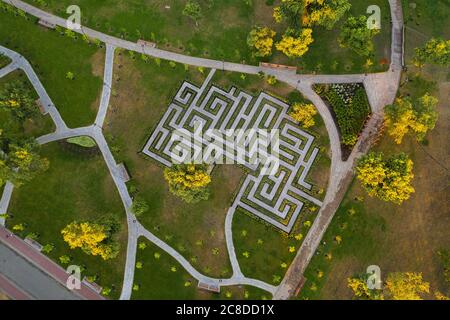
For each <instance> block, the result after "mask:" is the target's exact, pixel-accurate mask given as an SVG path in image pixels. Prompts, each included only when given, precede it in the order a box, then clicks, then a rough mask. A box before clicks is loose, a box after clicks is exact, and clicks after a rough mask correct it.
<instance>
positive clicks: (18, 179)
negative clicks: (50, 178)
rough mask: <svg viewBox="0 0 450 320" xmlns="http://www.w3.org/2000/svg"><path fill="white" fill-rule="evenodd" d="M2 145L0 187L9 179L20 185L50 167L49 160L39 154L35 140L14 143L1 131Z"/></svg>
mask: <svg viewBox="0 0 450 320" xmlns="http://www.w3.org/2000/svg"><path fill="white" fill-rule="evenodd" d="M0 146H3V149H0V187H1V186H3V185H4V184H5V183H6V181H8V180H9V181H11V183H12V184H14V186H16V187H20V186H21V185H23V184H24V183H25V182H28V181H30V180H32V179H33V178H34V177H35V176H36V175H38V174H39V173H41V172H44V171H46V170H47V169H48V166H49V162H48V160H47V159H46V158H42V157H41V156H40V155H39V153H38V151H39V145H38V144H37V143H36V142H35V141H29V142H28V141H19V142H17V143H12V142H11V141H10V140H8V139H3V137H2V135H1V132H0Z"/></svg>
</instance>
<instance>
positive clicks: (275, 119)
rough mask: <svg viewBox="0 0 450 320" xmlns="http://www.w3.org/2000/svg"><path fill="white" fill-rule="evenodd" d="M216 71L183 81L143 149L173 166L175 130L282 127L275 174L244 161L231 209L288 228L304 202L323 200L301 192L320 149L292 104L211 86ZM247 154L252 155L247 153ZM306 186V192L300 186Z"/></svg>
mask: <svg viewBox="0 0 450 320" xmlns="http://www.w3.org/2000/svg"><path fill="white" fill-rule="evenodd" d="M214 73H215V70H212V71H211V72H210V73H209V75H208V77H207V79H206V80H205V82H204V83H203V84H202V86H201V87H197V86H195V85H193V84H191V83H189V82H187V81H185V82H183V83H182V85H181V87H180V89H179V90H178V92H177V93H176V95H175V97H174V98H173V100H172V102H171V104H170V105H169V107H168V109H167V111H166V112H165V114H164V115H163V117H162V119H161V120H160V122H159V123H158V125H157V127H156V128H155V130H154V131H153V132H152V134H151V136H150V138H149V140H148V141H147V143H146V145H145V147H144V149H143V153H144V154H146V155H148V156H149V157H151V158H153V159H155V160H156V161H158V162H160V163H162V164H164V165H165V166H168V167H170V166H172V160H171V155H172V152H173V151H174V149H175V148H176V143H175V141H173V139H171V135H172V133H173V132H174V131H175V130H180V129H186V130H188V131H190V132H194V130H195V128H196V126H198V124H199V123H200V124H201V125H202V128H203V129H204V130H208V129H218V130H224V131H225V130H228V129H234V130H236V129H241V130H247V129H265V130H272V129H278V130H279V136H280V140H279V168H278V172H277V173H276V174H275V175H261V174H260V173H261V169H262V168H261V167H262V165H261V164H259V165H245V166H246V167H247V168H248V169H249V173H248V174H247V176H246V177H245V180H244V183H243V184H242V186H241V188H240V190H239V192H238V194H237V196H236V198H235V199H234V202H233V205H232V207H231V208H230V210H233V211H234V210H236V209H237V208H241V209H243V210H246V211H247V212H249V213H251V214H253V215H255V216H257V217H259V218H261V219H263V220H264V221H266V222H268V223H270V224H272V225H274V226H275V227H277V228H279V229H281V230H283V231H285V232H288V233H289V232H290V231H291V230H292V228H293V226H294V224H295V222H296V220H297V218H298V216H299V214H300V212H301V210H302V208H303V207H304V205H305V203H306V202H310V203H312V204H314V205H317V206H321V205H322V202H321V201H320V200H318V199H316V198H314V197H312V196H311V195H309V194H308V193H306V192H304V191H303V190H304V189H306V190H311V188H312V185H311V184H310V183H308V182H307V181H306V177H307V175H308V173H309V171H310V169H311V166H312V164H313V163H314V160H315V158H316V156H317V154H318V152H319V149H318V148H317V147H314V146H313V142H314V139H315V138H314V136H312V135H310V134H309V133H307V132H304V131H303V130H301V129H300V128H299V127H298V125H297V124H296V123H294V122H293V120H292V119H291V118H290V117H289V116H288V115H287V112H288V109H289V105H288V104H286V103H285V102H283V101H281V100H280V99H277V98H275V97H273V96H271V95H269V94H267V93H264V92H261V93H260V94H259V95H258V96H257V97H254V96H252V95H250V94H248V93H246V92H244V91H242V90H239V89H237V88H235V87H232V88H231V89H230V90H228V91H226V90H223V89H221V88H219V87H217V86H215V85H213V84H211V79H212V77H213V76H214ZM246 156H248V154H246ZM302 188H303V190H302Z"/></svg>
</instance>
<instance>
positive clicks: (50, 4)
mask: <svg viewBox="0 0 450 320" xmlns="http://www.w3.org/2000/svg"><path fill="white" fill-rule="evenodd" d="M26 2H28V3H31V4H33V5H37V6H39V1H36V0H26ZM186 2H187V0H182V1H179V0H169V1H161V0H158V1H138V0H133V1H124V0H107V1H95V0H47V1H45V4H46V5H45V6H41V7H42V8H43V9H44V10H47V11H51V12H53V13H55V14H56V15H58V16H61V17H67V16H68V14H66V13H65V11H66V8H67V7H68V6H69V5H71V4H75V5H78V6H80V8H81V12H82V23H83V24H85V25H87V26H89V27H91V28H93V29H96V30H99V31H102V32H105V33H108V34H111V35H114V36H117V37H122V38H125V39H128V40H131V41H136V40H137V39H139V38H144V39H146V40H149V41H154V42H157V44H158V47H160V48H162V49H166V50H170V51H176V52H182V53H184V54H187V55H192V56H200V57H208V58H213V59H219V60H222V59H224V60H227V61H233V62H241V61H245V62H246V63H251V64H257V63H258V62H259V60H258V59H256V58H255V57H252V53H251V51H250V49H249V47H248V46H247V35H248V33H249V31H250V30H251V28H252V27H253V26H254V25H264V26H269V27H271V28H272V29H274V30H275V31H277V33H278V36H279V37H280V36H281V34H282V33H283V32H284V30H285V28H286V26H284V25H283V24H276V23H275V22H274V19H273V17H272V12H273V7H274V6H275V5H277V4H278V3H279V2H280V1H275V2H274V5H268V4H267V3H269V2H268V1H262V0H249V1H242V0H227V1H200V3H201V6H202V11H203V18H202V19H200V21H199V23H198V26H196V25H195V23H194V22H193V21H192V20H190V19H189V18H187V17H186V16H184V15H183V14H182V11H183V8H184V5H185V3H186ZM349 2H350V3H351V4H352V8H351V10H350V12H349V13H348V14H347V15H346V16H344V17H343V18H342V20H341V21H340V22H339V23H337V24H336V26H335V28H334V29H333V30H331V31H328V30H326V29H324V28H321V27H318V28H315V29H314V39H315V41H314V43H313V44H312V45H311V47H310V50H309V52H308V53H306V54H305V55H304V56H303V57H301V58H299V59H288V58H287V57H285V56H283V55H282V54H281V53H275V54H274V55H273V56H272V57H268V58H264V59H263V61H271V62H275V63H283V64H289V65H296V66H298V67H299V72H300V73H309V72H318V73H350V72H364V69H363V65H364V63H365V61H366V59H365V58H362V57H359V56H357V55H356V54H354V53H353V52H351V51H350V50H348V49H343V48H340V47H339V44H338V43H337V37H338V35H339V29H340V26H341V25H342V24H343V22H344V21H345V20H346V18H347V17H348V15H350V14H352V15H361V14H366V9H367V7H368V6H369V4H368V3H367V1H364V0H350V1H349ZM370 4H371V5H372V4H375V5H379V6H380V8H381V14H382V29H381V33H380V34H379V35H378V36H376V37H375V39H374V42H375V48H376V50H375V54H374V58H373V60H374V66H373V69H372V71H379V70H384V69H386V68H387V66H386V65H380V64H379V62H380V61H381V60H382V59H389V56H390V50H389V48H390V32H391V31H390V22H389V21H390V11H389V5H388V1H387V0H373V1H371V2H370Z"/></svg>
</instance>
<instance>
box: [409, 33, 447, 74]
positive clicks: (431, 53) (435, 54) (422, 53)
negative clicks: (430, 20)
mask: <svg viewBox="0 0 450 320" xmlns="http://www.w3.org/2000/svg"><path fill="white" fill-rule="evenodd" d="M413 63H414V65H415V66H416V67H419V68H421V67H422V66H423V65H424V64H426V63H432V64H437V65H441V66H449V65H450V40H444V39H436V38H432V39H430V40H429V41H428V42H427V43H426V44H425V45H424V46H423V47H419V48H416V49H415V55H414V58H413Z"/></svg>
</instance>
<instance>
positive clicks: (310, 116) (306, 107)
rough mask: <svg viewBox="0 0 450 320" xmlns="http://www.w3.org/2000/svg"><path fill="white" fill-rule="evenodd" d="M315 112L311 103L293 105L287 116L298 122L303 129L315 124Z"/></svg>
mask: <svg viewBox="0 0 450 320" xmlns="http://www.w3.org/2000/svg"><path fill="white" fill-rule="evenodd" d="M316 114H317V110H316V108H315V107H314V105H313V104H312V103H294V105H293V106H292V111H291V112H290V113H289V115H290V116H291V117H292V119H294V120H295V121H297V122H300V123H301V124H302V126H303V127H304V128H310V127H312V126H313V125H314V124H315V121H314V116H315V115H316Z"/></svg>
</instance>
